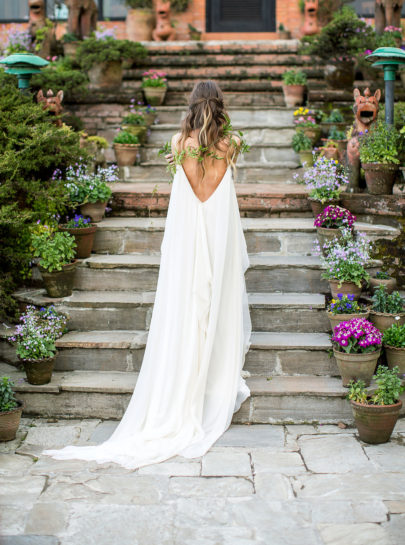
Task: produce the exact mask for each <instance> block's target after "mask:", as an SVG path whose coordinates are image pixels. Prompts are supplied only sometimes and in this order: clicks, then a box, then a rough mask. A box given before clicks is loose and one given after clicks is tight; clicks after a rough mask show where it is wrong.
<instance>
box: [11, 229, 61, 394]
mask: <svg viewBox="0 0 405 545" xmlns="http://www.w3.org/2000/svg"><path fill="white" fill-rule="evenodd" d="M64 234H65V233H64ZM66 324H67V318H66V316H65V315H64V314H62V313H59V312H57V311H56V310H55V308H54V307H53V306H49V307H42V308H40V309H37V308H35V307H34V306H32V305H28V306H27V308H26V310H25V312H24V313H23V314H22V315H21V316H20V324H19V325H17V327H16V330H15V333H14V336H13V337H11V338H10V340H11V342H12V343H13V344H15V345H16V353H17V357H18V359H19V360H20V361H21V362H22V364H23V366H24V370H25V373H26V375H27V380H28V382H29V383H30V384H47V383H48V382H50V380H51V377H52V371H53V368H54V363H55V357H56V352H57V349H56V344H55V343H56V340H57V339H59V337H61V336H62V335H63V334H64V333H65V332H66Z"/></svg>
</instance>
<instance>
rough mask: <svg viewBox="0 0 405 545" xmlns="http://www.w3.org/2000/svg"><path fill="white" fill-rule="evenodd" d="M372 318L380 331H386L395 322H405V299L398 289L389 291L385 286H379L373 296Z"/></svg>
mask: <svg viewBox="0 0 405 545" xmlns="http://www.w3.org/2000/svg"><path fill="white" fill-rule="evenodd" d="M372 301H373V304H372V307H371V311H370V320H371V321H372V322H373V324H375V326H376V327H378V329H379V330H380V331H385V330H386V329H388V328H389V327H391V326H392V324H394V323H396V322H397V323H399V324H404V323H405V304H404V299H403V298H402V297H401V295H400V293H399V292H398V291H394V292H393V293H388V292H387V289H386V287H385V286H379V287H378V288H376V290H375V291H374V295H373V297H372Z"/></svg>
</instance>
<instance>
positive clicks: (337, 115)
mask: <svg viewBox="0 0 405 545" xmlns="http://www.w3.org/2000/svg"><path fill="white" fill-rule="evenodd" d="M344 120H345V119H344V117H343V114H342V112H341V111H340V110H338V109H337V108H334V109H333V110H332V111H331V112H330V114H329V115H326V114H323V118H322V121H324V122H325V123H343V122H344Z"/></svg>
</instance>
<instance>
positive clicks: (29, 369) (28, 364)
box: [21, 356, 56, 384]
mask: <svg viewBox="0 0 405 545" xmlns="http://www.w3.org/2000/svg"><path fill="white" fill-rule="evenodd" d="M55 358H56V356H54V357H53V358H44V359H42V360H21V361H22V363H23V365H24V371H25V374H26V375H27V380H28V382H29V383H30V384H48V382H51V378H52V371H53V367H54V364H55Z"/></svg>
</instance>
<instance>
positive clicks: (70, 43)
mask: <svg viewBox="0 0 405 545" xmlns="http://www.w3.org/2000/svg"><path fill="white" fill-rule="evenodd" d="M62 43H63V54H64V55H65V57H72V58H73V59H74V58H76V52H77V48H78V46H79V45H80V40H79V38H78V37H77V36H76V34H73V32H65V34H64V35H63V36H62Z"/></svg>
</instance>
